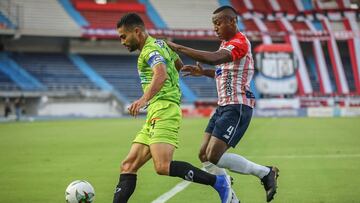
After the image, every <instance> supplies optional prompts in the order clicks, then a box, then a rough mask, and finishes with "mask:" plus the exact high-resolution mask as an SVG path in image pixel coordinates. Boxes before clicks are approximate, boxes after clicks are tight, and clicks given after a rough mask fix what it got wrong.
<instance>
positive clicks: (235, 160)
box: [217, 153, 270, 179]
mask: <svg viewBox="0 0 360 203" xmlns="http://www.w3.org/2000/svg"><path fill="white" fill-rule="evenodd" d="M217 166H218V167H220V168H227V169H229V170H230V171H233V172H235V173H241V174H252V175H254V176H257V177H259V178H260V179H262V178H263V177H264V176H266V175H267V174H268V173H269V172H270V169H269V168H268V167H266V166H262V165H259V164H256V163H254V162H251V161H249V160H247V159H245V158H244V157H242V156H240V155H237V154H232V153H225V154H223V156H222V157H221V158H220V160H219V161H218V163H217Z"/></svg>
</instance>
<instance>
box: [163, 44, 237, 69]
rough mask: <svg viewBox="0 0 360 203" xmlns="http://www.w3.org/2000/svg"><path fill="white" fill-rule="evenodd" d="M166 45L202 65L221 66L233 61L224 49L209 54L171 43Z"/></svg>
mask: <svg viewBox="0 0 360 203" xmlns="http://www.w3.org/2000/svg"><path fill="white" fill-rule="evenodd" d="M166 44H167V45H168V46H169V47H170V48H171V49H172V50H174V51H176V52H177V53H182V54H185V55H187V56H189V57H190V58H192V59H194V60H196V61H200V62H201V63H206V64H210V65H219V64H222V63H227V62H231V61H232V60H233V59H232V56H231V53H230V52H229V51H227V50H224V49H219V50H218V51H215V52H209V51H202V50H197V49H192V48H190V47H186V46H182V45H179V44H176V43H174V42H171V41H167V42H166Z"/></svg>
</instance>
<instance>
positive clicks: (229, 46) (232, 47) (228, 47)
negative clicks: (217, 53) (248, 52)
mask: <svg viewBox="0 0 360 203" xmlns="http://www.w3.org/2000/svg"><path fill="white" fill-rule="evenodd" d="M234 48H235V47H234V45H231V44H230V45H227V46H226V47H225V49H227V50H229V51H232V50H233V49H234Z"/></svg>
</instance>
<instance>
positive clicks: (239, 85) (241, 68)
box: [215, 32, 255, 108]
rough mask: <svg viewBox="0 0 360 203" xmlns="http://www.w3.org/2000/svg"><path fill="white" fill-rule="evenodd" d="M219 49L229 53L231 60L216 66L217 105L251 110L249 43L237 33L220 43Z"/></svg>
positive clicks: (251, 75)
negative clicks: (233, 105)
mask: <svg viewBox="0 0 360 203" xmlns="http://www.w3.org/2000/svg"><path fill="white" fill-rule="evenodd" d="M219 49H225V50H228V51H230V52H231V55H232V59H233V60H232V61H231V62H228V63H223V64H219V65H217V66H216V71H215V80H216V87H217V92H218V105H219V106H225V105H228V104H245V105H247V106H250V107H252V108H253V107H254V105H255V97H254V95H253V94H252V92H251V91H250V81H251V79H252V77H253V75H254V60H253V57H252V54H251V44H250V41H249V40H248V39H247V37H246V36H245V35H244V34H243V33H241V32H238V33H237V34H236V35H235V36H234V37H233V38H232V39H231V40H229V41H222V42H221V45H220V48H219Z"/></svg>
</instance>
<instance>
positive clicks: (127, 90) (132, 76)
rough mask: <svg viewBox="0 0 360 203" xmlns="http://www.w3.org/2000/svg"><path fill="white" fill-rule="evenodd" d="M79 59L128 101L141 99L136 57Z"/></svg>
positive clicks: (103, 56)
mask: <svg viewBox="0 0 360 203" xmlns="http://www.w3.org/2000/svg"><path fill="white" fill-rule="evenodd" d="M81 57H82V58H84V59H85V61H86V62H87V63H88V64H89V65H90V66H91V67H92V68H93V69H94V70H95V71H96V72H97V73H98V74H100V75H101V76H102V77H104V78H105V79H106V80H107V81H108V82H109V83H110V84H112V85H113V86H114V87H115V89H117V90H119V91H120V92H122V93H123V94H124V95H125V96H126V97H127V98H128V99H129V100H130V101H134V100H136V99H138V98H139V97H141V95H142V89H141V86H140V79H139V76H138V74H137V69H136V65H135V64H136V61H137V57H136V56H112V55H81ZM129 84H131V85H129Z"/></svg>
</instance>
